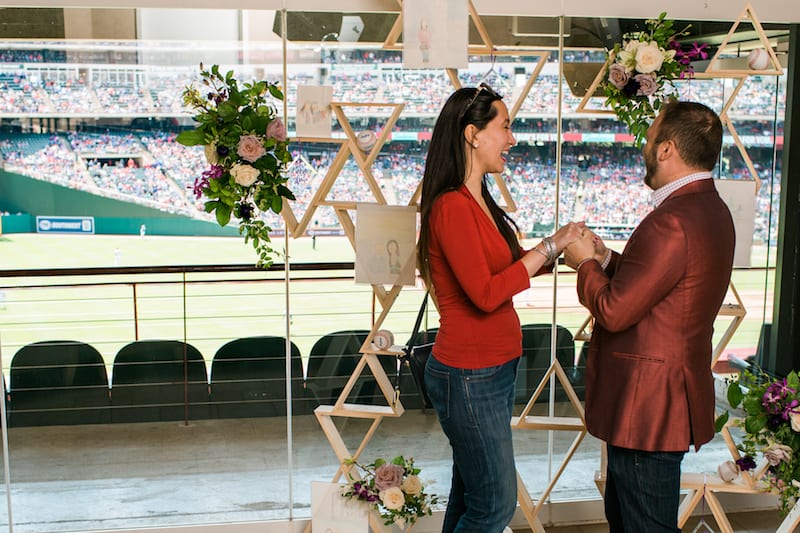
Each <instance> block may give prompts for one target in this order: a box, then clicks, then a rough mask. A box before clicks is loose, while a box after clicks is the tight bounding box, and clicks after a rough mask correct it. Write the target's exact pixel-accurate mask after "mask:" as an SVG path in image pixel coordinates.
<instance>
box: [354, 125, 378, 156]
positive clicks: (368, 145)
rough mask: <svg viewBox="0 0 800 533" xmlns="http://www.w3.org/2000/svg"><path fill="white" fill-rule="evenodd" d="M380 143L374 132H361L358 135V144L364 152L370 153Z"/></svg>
mask: <svg viewBox="0 0 800 533" xmlns="http://www.w3.org/2000/svg"><path fill="white" fill-rule="evenodd" d="M377 141H378V136H377V135H376V134H375V132H374V131H372V130H364V131H359V132H358V134H356V144H357V145H358V147H359V148H361V150H362V151H364V152H369V151H370V150H372V147H373V146H375V143H376V142H377Z"/></svg>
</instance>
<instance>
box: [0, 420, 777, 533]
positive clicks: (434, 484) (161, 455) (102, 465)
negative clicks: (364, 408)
mask: <svg viewBox="0 0 800 533" xmlns="http://www.w3.org/2000/svg"><path fill="white" fill-rule="evenodd" d="M335 421H336V423H337V427H338V428H339V430H340V431H341V433H342V435H343V438H344V440H345V443H346V444H347V446H348V448H349V449H350V450H355V449H356V448H357V447H358V444H359V442H360V439H361V437H362V436H363V435H364V434H365V433H366V431H367V429H368V425H369V421H367V420H360V419H352V418H339V419H335ZM292 424H293V433H292V450H293V452H292V454H291V456H290V455H289V454H288V452H287V429H286V424H285V419H284V418H250V419H228V420H225V419H214V420H199V421H194V422H191V423H189V424H188V425H185V424H183V423H182V422H156V423H139V424H107V425H83V426H47V427H32V428H12V429H10V430H9V432H8V437H9V455H10V462H9V464H10V477H11V487H12V492H11V506H12V507H11V509H12V512H13V523H14V531H16V532H18V533H29V532H41V531H51V532H56V533H58V532H67V531H92V530H95V531H97V530H110V529H139V528H142V529H143V528H148V527H154V526H159V527H167V526H189V525H197V524H232V523H244V522H264V521H271V520H287V519H288V517H289V512H288V509H289V507H290V503H289V502H290V501H293V502H294V505H293V509H292V516H293V518H294V519H307V518H309V517H310V486H311V482H312V481H325V482H329V481H331V480H332V477H333V475H334V473H335V472H336V469H337V466H338V463H337V461H336V457H335V455H334V453H333V451H332V449H331V447H330V445H329V443H328V441H327V440H326V439H325V436H324V434H323V432H322V430H321V428H320V426H319V423H318V422H317V420H316V418H315V417H314V416H313V415H303V416H296V417H294V418H293V420H292ZM574 437H575V434H574V433H568V432H554V433H552V434H548V432H544V431H531V430H519V431H515V449H516V453H517V465H518V470H519V472H520V474H521V476H522V478H523V480H525V483H526V485H527V487H528V490H529V492H530V493H531V495H532V497H533V498H534V499H535V500H536V499H539V494H541V492H542V491H543V490H544V488H545V487H546V485H547V481H548V476H549V475H551V473H552V472H555V471H556V470H557V469H558V467H559V464H560V461H561V457H562V456H563V454H564V452H565V451H566V450H567V449H568V447H569V445H570V443H571V442H572V440H573V438H574ZM550 447H552V450H553V454H554V463H553V464H548V462H547V460H546V457H547V450H548V448H550ZM400 454H403V455H406V456H409V455H411V456H413V457H414V458H415V461H416V464H417V466H419V467H420V468H422V474H421V476H422V478H423V480H425V481H426V482H427V486H428V488H429V490H430V491H432V492H433V493H436V494H438V495H440V500H444V499H445V498H444V496H446V494H447V491H448V487H449V476H450V466H451V465H450V457H449V448H448V446H447V444H446V442H445V440H444V438H443V435H442V433H441V430H440V428H439V425H438V421H437V420H436V417H435V415H434V414H433V413H432V412H423V411H419V410H410V411H407V412H406V413H405V414H404V415H403V416H402V417H401V418H386V419H384V421H383V423H382V424H381V426H380V427H379V429H378V431H377V432H376V433H375V436H374V438H373V439H372V441H371V442H370V443H369V445H368V446H367V448H366V450H365V451H364V454H363V455H362V459H364V460H365V461H366V462H370V461H372V460H373V459H375V458H377V457H387V458H391V457H393V456H394V455H400ZM727 458H728V455H727V449H726V448H725V446H724V443H723V442H722V440H721V439H718V440H715V441H714V442H713V443H711V444H710V445H708V446H705V447H703V448H702V450H701V452H700V453H698V454H694V453H690V454H688V455H687V458H686V460H685V462H684V470H685V471H693V472H703V471H707V472H711V471H715V470H716V467H717V465H718V464H719V463H720V462H721V461H723V460H725V459H727ZM290 461H291V463H292V465H291V466H292V469H293V476H292V478H291V483H290V480H289V475H288V472H289V463H290ZM599 461H600V443H599V442H598V441H596V440H595V439H593V438H592V437H591V436H587V437H586V438H585V439H584V440H583V442H582V443H581V444H580V446H579V448H578V451H577V453H576V455H575V456H574V457H573V459H572V460H571V461H570V463H569V465H568V466H567V467H566V469H565V471H564V474H563V475H562V477H561V478H560V479H559V481H558V483H557V484H556V485H555V488H554V490H553V492H552V494H551V500H553V501H556V502H558V504H557V506H556V507H558V508H560V509H561V510H560V511H559V510H558V509H555V510H552V511H550V510H548V512H547V513H542V514H541V515H540V516H541V518H542V522H543V523H545V525H547V524H548V520H550V521H553V522H557V523H562V524H563V523H566V522H572V523H577V522H584V523H587V522H590V521H598V520H602V507H601V505H600V501H599V500H600V495H599V492H598V490H597V488H596V486H595V485H594V482H593V476H594V472H595V470H596V469H597V468H598V466H599ZM0 492H2V494H0V497H4V496H5V490H4V488H3V487H0ZM751 498H752V497H751ZM755 498H761V497H760V496H756V497H755ZM587 500H588V501H590V502H593V504H591V505H587V504H581V505H578V504H569V503H568V502H576V501H587ZM442 503H444V502H442ZM753 505H754V506H755V507H756V508H759V507H760V508H762V509H763V508H764V503H763V501H761V500H759V501H755V500H753ZM576 509H577V510H576ZM587 509H588V510H587ZM598 509H599V511H598ZM751 516H753V515H751V514H745V515H743V518H742V522H741V525H736V531H743V532H744V531H753V532H765V531H774V528H775V525H776V524H777V523H778V522H779V519H778V513H777V511H776V510H775V511H772V510H770V511H768V512H766V513H759V514H758V515H757V518H755V519H754V520H755V524H757V525H758V527H762V529H756V528H755V527H756V526H755V525H753V526H751V525H747V522H746V521H747V520H748V519H749V517H751ZM548 517H549V518H548ZM773 518H774V520H773ZM737 520H738V517H737ZM526 524H527V523H526V522H525V521H524V517H522V514H521V513H518V514H517V518H516V519H515V521H514V523H513V524H512V525H513V526H514V527H515V529H516V531H524V530H525V527H526ZM420 525H421V524H420ZM765 525H767V529H763V526H765ZM7 527H8V515H7V511H6V508H5V506H2V508H0V530H2V529H3V528H7ZM740 527H741V529H740ZM429 528H435V526H434V525H429V527H415V532H414V533H417V531H419V532H420V533H424V532H425V531H433V530H434V529H429ZM547 531H548V532H550V531H558V532H561V533H578V532H591V533H599V532H601V531H607V528H606V529H604V526H602V525H598V526H589V525H581V526H575V527H571V528H570V527H560V528H555V527H547ZM685 531H692V529H685Z"/></svg>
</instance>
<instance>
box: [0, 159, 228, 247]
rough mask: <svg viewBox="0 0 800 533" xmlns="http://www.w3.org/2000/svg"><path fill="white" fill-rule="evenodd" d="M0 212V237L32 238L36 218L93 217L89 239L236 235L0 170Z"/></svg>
mask: <svg viewBox="0 0 800 533" xmlns="http://www.w3.org/2000/svg"><path fill="white" fill-rule="evenodd" d="M0 211H7V212H9V213H19V214H15V215H4V216H2V226H0V227H2V231H3V233H35V232H36V217H37V216H76V217H77V216H81V217H87V216H88V217H94V227H95V233H100V234H111V235H120V234H123V235H124V234H139V232H140V229H141V227H142V225H145V227H146V231H147V234H148V235H187V236H189V235H210V236H221V235H238V233H239V230H238V228H237V227H235V226H228V227H225V228H221V227H219V226H218V225H217V224H214V223H213V222H207V221H204V220H195V219H192V218H188V217H185V216H182V215H175V214H170V213H165V212H164V211H159V210H158V209H152V208H150V207H145V206H142V205H137V204H133V203H130V202H123V201H121V200H115V199H112V198H105V197H103V196H98V195H96V194H92V193H90V192H86V191H79V190H76V189H70V188H69V187H64V186H62V185H56V184H55V183H50V182H46V181H40V180H36V179H33V178H30V177H28V176H23V175H21V174H15V173H12V172H6V171H4V170H0Z"/></svg>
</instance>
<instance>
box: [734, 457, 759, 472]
mask: <svg viewBox="0 0 800 533" xmlns="http://www.w3.org/2000/svg"><path fill="white" fill-rule="evenodd" d="M736 464H737V465H738V466H739V469H740V470H741V471H742V472H747V471H748V470H752V469H754V468H755V467H756V460H755V459H753V458H752V457H750V456H749V455H745V456H744V457H742V458H741V459H737V460H736Z"/></svg>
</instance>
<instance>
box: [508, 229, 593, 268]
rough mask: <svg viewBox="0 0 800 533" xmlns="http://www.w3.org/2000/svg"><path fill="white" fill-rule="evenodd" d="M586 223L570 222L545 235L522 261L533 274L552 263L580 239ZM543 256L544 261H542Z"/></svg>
mask: <svg viewBox="0 0 800 533" xmlns="http://www.w3.org/2000/svg"><path fill="white" fill-rule="evenodd" d="M585 227H586V225H585V224H584V223H583V222H570V223H569V224H566V225H565V226H563V227H561V228H559V229H558V231H556V232H555V233H554V234H553V235H552V236H550V237H545V238H544V239H542V241H541V242H540V243H539V244H537V245H536V246H534V247H533V248H532V249H531V251H530V252H529V253H527V254H526V255H524V256H523V257H522V263H523V264H524V265H525V268H527V270H528V275H529V276H533V275H534V274H535V273H536V272H537V271H538V270H539V269H540V268H541V267H542V266H549V265H552V264H553V263H554V262H555V261H556V259H558V256H559V255H561V253H562V252H563V251H564V248H566V247H567V246H568V245H569V243H571V242H573V241H576V240H577V239H580V237H581V234H582V233H583V231H584V228H585ZM542 258H543V259H544V263H542Z"/></svg>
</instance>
